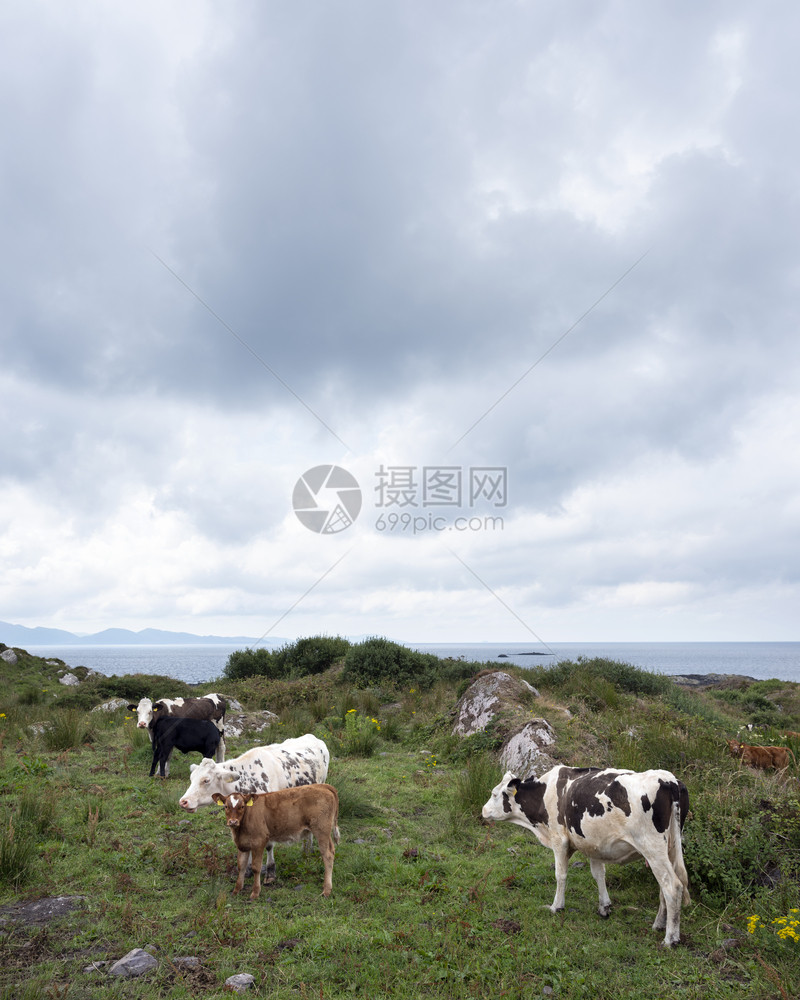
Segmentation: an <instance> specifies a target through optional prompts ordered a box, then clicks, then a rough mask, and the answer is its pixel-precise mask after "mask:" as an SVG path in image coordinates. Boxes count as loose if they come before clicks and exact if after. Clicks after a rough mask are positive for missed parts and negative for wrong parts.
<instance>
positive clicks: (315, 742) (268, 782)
mask: <svg viewBox="0 0 800 1000" xmlns="http://www.w3.org/2000/svg"><path fill="white" fill-rule="evenodd" d="M330 759H331V755H330V753H329V751H328V748H327V746H325V744H324V743H323V742H322V740H320V739H318V738H317V737H316V736H314V735H312V734H311V733H306V735H305V736H299V737H297V738H295V739H289V740H284V741H283V743H271V744H270V745H269V746H265V747H253V749H252V750H247V751H246V752H245V753H243V754H242V755H241V756H240V757H233V758H232V759H231V760H227V761H225V763H224V764H220V763H217V762H215V761H213V760H211V758H210V757H204V758H203V760H202V761H201V762H200V763H199V764H192V765H191V766H190V768H189V770H190V772H191V777H190V778H189V787H188V788H187V789H186V791H185V792H184V793H183V795H182V796H181V798H180V805H181V808H182V809H185V810H186V812H189V813H193V812H196V811H197V809H199V808H200V806H210V805H213V803H214V795H221V796H222V797H223V798H226V797H227V796H228V795H232V794H233V793H234V792H244V793H249V794H250V795H253V794H255V793H257V792H274V791H277V790H278V789H281V788H294V787H296V786H298V785H316V784H322V783H324V781H325V779H326V778H327V777H328V764H329V763H330ZM274 878H275V857H274V854H273V850H272V845H271V844H270V845H268V847H267V870H266V880H267V881H268V882H269V881H272V880H274Z"/></svg>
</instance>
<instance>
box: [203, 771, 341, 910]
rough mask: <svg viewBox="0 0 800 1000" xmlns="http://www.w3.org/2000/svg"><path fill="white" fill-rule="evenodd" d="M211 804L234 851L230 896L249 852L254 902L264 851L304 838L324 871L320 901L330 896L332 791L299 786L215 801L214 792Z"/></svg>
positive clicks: (334, 836) (334, 831) (334, 834)
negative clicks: (219, 811)
mask: <svg viewBox="0 0 800 1000" xmlns="http://www.w3.org/2000/svg"><path fill="white" fill-rule="evenodd" d="M213 798H214V801H215V802H216V803H217V804H218V805H221V806H224V807H225V820H226V822H227V824H228V827H229V829H230V831H231V836H232V837H233V842H234V844H236V850H237V851H238V866H239V877H238V878H237V879H236V887H235V888H234V890H233V892H234V895H235V894H236V893H237V892H240V891H241V889H242V887H243V886H244V876H245V870H246V869H247V861H248V858H249V855H250V853H251V852H252V855H253V861H252V865H253V891H252V892H251V893H250V899H251V900H252V899H258V897H259V895H260V893H261V862H262V859H263V857H264V851H265V850H266V849H267V847H269V848H270V849H271V848H272V845H273V844H276V843H278V844H291V843H293V842H294V841H297V840H300V839H301V838H302V836H303V834H304V833H307V832H310V833H313V834H314V836H315V837H316V838H317V844H318V845H319V852H320V854H321V855H322V861H323V864H324V865H325V881H324V884H323V889H322V895H323V896H330V894H331V889H332V888H333V883H332V875H333V856H334V854H335V853H336V848H335V847H334V844H338V843H339V825H338V823H339V795H338V793H337V791H336V789H335V788H334V787H333V786H332V785H324V784H319V785H299V786H297V787H295V788H281V789H279V790H278V791H275V792H265V793H262V794H260V795H251V794H249V793H242V792H234V793H233V794H232V795H220V793H219V792H215V793H214V796H213ZM268 881H272V879H268Z"/></svg>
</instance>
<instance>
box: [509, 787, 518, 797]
mask: <svg viewBox="0 0 800 1000" xmlns="http://www.w3.org/2000/svg"><path fill="white" fill-rule="evenodd" d="M508 794H509V795H516V794H517V786H516V785H515V786H514V787H513V788H509V789H508Z"/></svg>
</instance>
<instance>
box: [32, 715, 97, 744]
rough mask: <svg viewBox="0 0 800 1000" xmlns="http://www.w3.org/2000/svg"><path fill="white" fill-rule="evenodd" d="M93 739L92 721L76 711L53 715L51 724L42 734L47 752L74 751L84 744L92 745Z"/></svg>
mask: <svg viewBox="0 0 800 1000" xmlns="http://www.w3.org/2000/svg"><path fill="white" fill-rule="evenodd" d="M94 739H95V730H94V723H93V720H90V719H89V718H88V717H87V716H86V715H85V713H83V712H79V711H77V710H76V709H68V710H67V711H65V712H57V713H55V714H54V717H53V721H52V723H51V724H50V725H49V726H48V727H47V728H46V729H45V731H44V732H43V733H42V740H43V742H44V745H45V747H46V748H47V749H48V750H74V749H75V748H76V747H81V746H83V745H84V744H85V743H93V742H94Z"/></svg>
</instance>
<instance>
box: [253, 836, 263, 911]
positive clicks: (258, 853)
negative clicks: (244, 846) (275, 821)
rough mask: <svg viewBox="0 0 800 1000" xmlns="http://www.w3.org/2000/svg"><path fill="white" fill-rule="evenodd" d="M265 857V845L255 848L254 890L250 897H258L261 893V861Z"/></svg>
mask: <svg viewBox="0 0 800 1000" xmlns="http://www.w3.org/2000/svg"><path fill="white" fill-rule="evenodd" d="M263 858H264V845H263V844H262V845H261V846H260V847H254V848H253V891H252V892H251V893H250V899H251V900H253V899H258V897H259V896H260V895H261V862H262V860H263Z"/></svg>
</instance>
